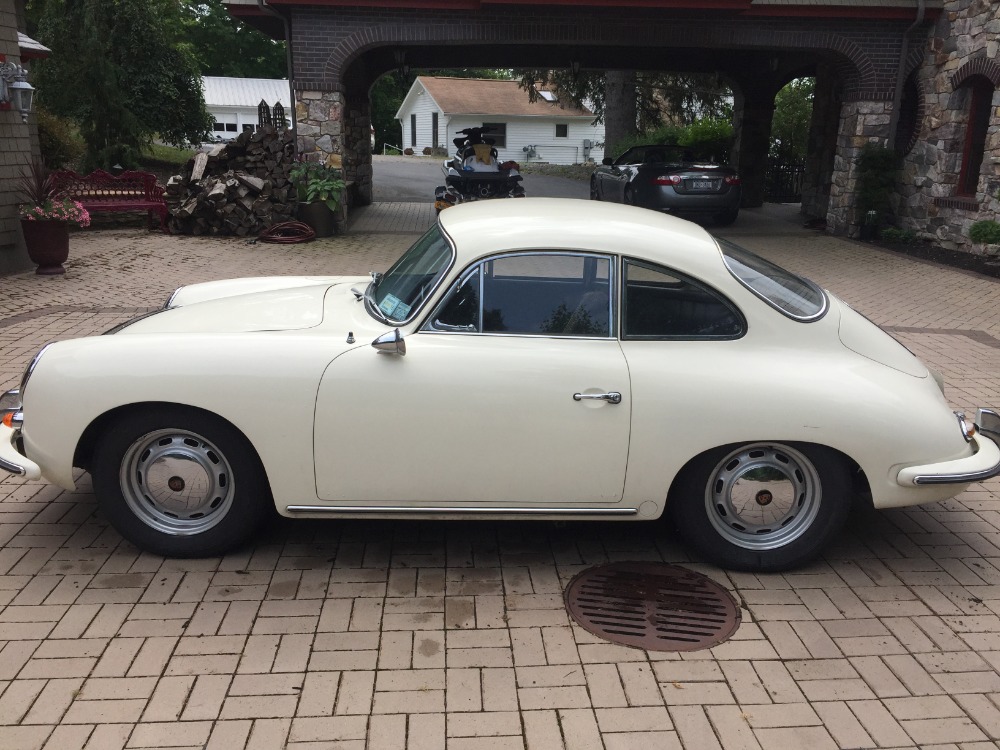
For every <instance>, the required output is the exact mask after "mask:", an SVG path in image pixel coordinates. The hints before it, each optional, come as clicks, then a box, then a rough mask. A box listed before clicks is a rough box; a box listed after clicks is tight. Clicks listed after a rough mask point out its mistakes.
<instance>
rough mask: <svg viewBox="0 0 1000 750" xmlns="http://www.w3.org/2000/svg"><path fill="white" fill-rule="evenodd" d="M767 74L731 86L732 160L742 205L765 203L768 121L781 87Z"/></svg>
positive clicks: (772, 116)
mask: <svg viewBox="0 0 1000 750" xmlns="http://www.w3.org/2000/svg"><path fill="white" fill-rule="evenodd" d="M769 79H770V76H766V77H765V79H764V80H757V81H751V80H749V79H747V78H744V79H743V80H739V81H738V83H739V85H738V86H737V87H736V88H735V89H734V107H733V110H734V117H733V128H734V130H735V134H736V140H735V143H734V144H733V163H734V164H735V165H736V169H737V170H738V171H739V173H740V178H741V179H742V180H743V201H742V206H743V207H744V208H756V207H757V206H762V205H764V177H765V173H766V171H767V152H768V151H769V150H770V147H771V123H772V121H773V120H774V97H775V96H776V95H777V93H778V90H779V88H780V87H778V86H776V85H775V84H774V83H773V82H772V81H771V80H769Z"/></svg>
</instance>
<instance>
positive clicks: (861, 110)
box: [826, 101, 892, 237]
mask: <svg viewBox="0 0 1000 750" xmlns="http://www.w3.org/2000/svg"><path fill="white" fill-rule="evenodd" d="M891 108H892V102H888V101H852V102H844V103H843V104H842V105H841V107H840V128H839V131H838V134H837V155H836V157H835V159H834V165H833V176H832V184H831V185H830V205H829V209H828V211H827V215H826V226H827V231H829V232H833V233H834V234H846V235H849V236H852V237H853V236H854V235H856V234H857V233H858V226H859V225H860V223H861V217H860V216H858V211H857V194H856V190H857V182H858V154H859V153H860V151H861V147H862V146H864V145H865V144H866V143H869V142H875V143H883V144H884V143H885V139H886V136H887V130H888V126H889V111H890V109H891Z"/></svg>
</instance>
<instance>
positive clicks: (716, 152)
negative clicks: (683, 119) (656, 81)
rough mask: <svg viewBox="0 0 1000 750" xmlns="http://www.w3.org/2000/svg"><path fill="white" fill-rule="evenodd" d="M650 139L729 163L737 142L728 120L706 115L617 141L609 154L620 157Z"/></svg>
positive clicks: (650, 140) (697, 157)
mask: <svg viewBox="0 0 1000 750" xmlns="http://www.w3.org/2000/svg"><path fill="white" fill-rule="evenodd" d="M650 143H666V144H671V145H677V146H687V147H688V148H689V149H690V150H691V151H692V152H693V153H694V157H695V159H704V160H714V161H718V162H720V163H726V162H727V161H728V160H729V151H730V149H731V148H732V146H733V126H732V124H731V123H730V122H729V121H728V120H720V119H705V120H699V121H698V122H696V123H694V124H693V125H688V126H687V127H682V126H680V125H663V126H661V127H659V128H656V129H655V130H648V131H646V132H645V133H640V134H639V135H635V136H632V137H631V138H626V139H625V140H622V141H619V142H618V143H616V144H615V145H614V146H613V147H612V149H611V151H606V152H605V156H611V157H614V158H616V159H617V158H618V157H619V156H621V155H622V154H624V153H625V152H626V151H628V150H629V149H630V148H632V147H633V146H643V145H646V144H650Z"/></svg>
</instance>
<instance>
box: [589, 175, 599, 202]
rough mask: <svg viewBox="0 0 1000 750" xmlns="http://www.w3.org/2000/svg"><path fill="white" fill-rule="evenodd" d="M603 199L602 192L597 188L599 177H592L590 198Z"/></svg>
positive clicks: (594, 199) (593, 199)
mask: <svg viewBox="0 0 1000 750" xmlns="http://www.w3.org/2000/svg"><path fill="white" fill-rule="evenodd" d="M600 199H601V194H600V193H599V192H598V190H597V178H596V177H591V178H590V200H592V201H599V200H600Z"/></svg>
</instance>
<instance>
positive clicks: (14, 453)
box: [0, 388, 42, 479]
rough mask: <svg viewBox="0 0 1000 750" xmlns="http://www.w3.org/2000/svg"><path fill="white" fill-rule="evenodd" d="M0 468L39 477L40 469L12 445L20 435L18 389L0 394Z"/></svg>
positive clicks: (25, 476) (20, 415)
mask: <svg viewBox="0 0 1000 750" xmlns="http://www.w3.org/2000/svg"><path fill="white" fill-rule="evenodd" d="M0 420H2V422H0V470H3V471H6V472H8V473H10V474H15V475H17V476H19V477H24V478H26V479H39V478H40V477H41V476H42V470H41V469H40V468H39V467H38V464H36V463H35V462H34V461H29V460H28V459H27V458H25V456H24V455H22V454H21V452H20V451H18V449H17V447H16V446H15V445H14V443H15V441H16V440H17V439H18V438H19V437H20V436H21V423H22V422H23V421H24V417H23V415H22V414H21V393H20V391H19V390H18V389H16V388H15V389H14V390H11V391H7V392H6V393H5V394H3V396H0Z"/></svg>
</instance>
